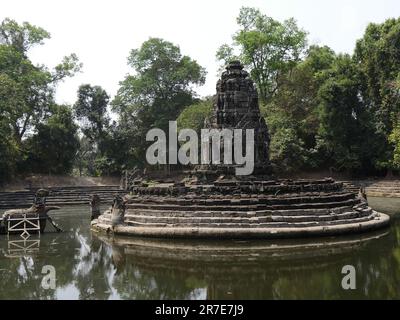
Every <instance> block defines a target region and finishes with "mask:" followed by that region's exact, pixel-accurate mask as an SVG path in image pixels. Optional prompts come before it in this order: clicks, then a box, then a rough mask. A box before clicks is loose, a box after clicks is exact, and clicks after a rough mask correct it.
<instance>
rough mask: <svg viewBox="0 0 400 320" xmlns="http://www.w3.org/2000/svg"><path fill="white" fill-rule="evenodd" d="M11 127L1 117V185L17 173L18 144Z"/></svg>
mask: <svg viewBox="0 0 400 320" xmlns="http://www.w3.org/2000/svg"><path fill="white" fill-rule="evenodd" d="M10 131H11V130H10V128H9V127H8V126H7V124H6V122H5V121H4V119H2V118H1V117H0V137H1V139H0V185H1V184H2V183H3V182H4V181H6V180H7V179H9V178H11V177H12V176H13V175H14V173H15V169H16V168H15V157H16V154H17V152H18V150H17V146H16V145H15V143H14V141H13V140H12V139H11V138H10V137H11V134H10Z"/></svg>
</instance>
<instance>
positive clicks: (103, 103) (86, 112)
mask: <svg viewBox="0 0 400 320" xmlns="http://www.w3.org/2000/svg"><path fill="white" fill-rule="evenodd" d="M109 99H110V97H109V96H108V94H107V92H106V91H105V90H104V89H103V88H101V87H99V86H94V87H92V86H91V85H89V84H85V85H81V86H80V87H79V89H78V100H77V102H76V103H75V104H74V112H75V115H76V118H77V119H78V120H79V122H80V127H81V130H82V133H83V134H84V135H85V136H86V137H87V138H88V139H89V141H90V142H91V143H93V144H96V143H98V144H99V145H100V146H101V143H102V141H103V140H104V138H105V135H106V134H107V129H108V127H109V122H110V118H109V116H108V114H107V106H108V102H109Z"/></svg>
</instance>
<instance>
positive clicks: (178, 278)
mask: <svg viewBox="0 0 400 320" xmlns="http://www.w3.org/2000/svg"><path fill="white" fill-rule="evenodd" d="M112 250H113V252H115V251H117V252H118V255H117V256H118V259H121V258H122V257H124V258H123V260H124V266H125V267H124V268H123V269H122V270H121V272H120V273H119V274H118V275H116V276H115V278H114V281H113V286H114V288H115V289H116V290H117V291H118V294H119V295H120V297H121V298H122V299H160V300H163V299H196V298H197V297H199V294H200V292H199V290H197V288H198V286H197V285H198V283H195V282H193V281H186V280H187V279H185V278H182V274H180V273H176V272H174V271H173V270H162V272H152V270H149V269H148V268H143V266H142V265H141V264H140V262H139V263H138V262H137V261H136V259H135V257H132V256H129V255H125V253H124V248H121V247H118V246H112ZM118 262H120V260H118ZM118 262H117V265H118ZM117 268H118V267H117Z"/></svg>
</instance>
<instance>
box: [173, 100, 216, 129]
mask: <svg viewBox="0 0 400 320" xmlns="http://www.w3.org/2000/svg"><path fill="white" fill-rule="evenodd" d="M211 114H212V99H211V97H208V98H206V99H205V100H201V101H199V102H196V103H195V104H192V105H190V106H188V107H186V108H185V109H184V110H183V111H182V112H181V114H180V115H179V117H178V119H177V122H178V129H179V130H181V129H193V130H195V131H196V132H197V133H200V130H201V129H202V128H204V122H205V121H206V119H209V118H210V117H211Z"/></svg>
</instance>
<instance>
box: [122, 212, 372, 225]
mask: <svg viewBox="0 0 400 320" xmlns="http://www.w3.org/2000/svg"><path fill="white" fill-rule="evenodd" d="M371 213H372V210H370V211H369V212H367V211H365V212H363V213H359V212H356V211H352V212H345V213H342V214H337V215H320V216H317V215H309V216H305V215H303V216H283V215H266V216H256V217H235V216H226V217H212V216H209V217H158V216H149V215H132V214H126V215H125V222H127V223H130V222H133V223H135V222H139V223H156V222H158V223H166V224H187V223H194V224H196V223H224V224H225V223H250V224H258V223H267V222H293V223H294V222H296V223H297V222H313V221H317V222H318V221H336V220H345V219H354V218H359V217H361V216H368V215H370V214H371Z"/></svg>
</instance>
